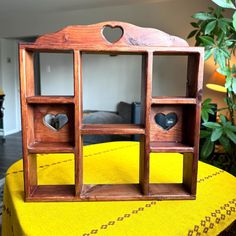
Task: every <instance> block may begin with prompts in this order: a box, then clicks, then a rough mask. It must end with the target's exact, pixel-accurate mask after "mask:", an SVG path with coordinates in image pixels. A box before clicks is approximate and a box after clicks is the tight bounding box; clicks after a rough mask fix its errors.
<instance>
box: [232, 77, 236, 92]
mask: <svg viewBox="0 0 236 236" xmlns="http://www.w3.org/2000/svg"><path fill="white" fill-rule="evenodd" d="M232 89H233V92H234V93H235V94H236V78H233V80H232Z"/></svg>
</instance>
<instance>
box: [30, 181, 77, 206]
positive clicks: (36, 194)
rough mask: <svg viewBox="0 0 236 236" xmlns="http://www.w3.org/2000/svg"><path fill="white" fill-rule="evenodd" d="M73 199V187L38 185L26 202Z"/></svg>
mask: <svg viewBox="0 0 236 236" xmlns="http://www.w3.org/2000/svg"><path fill="white" fill-rule="evenodd" d="M74 199H75V186H74V185H38V186H37V187H35V190H34V191H33V193H32V194H31V195H30V196H29V197H27V198H26V201H45V202H46V201H54V202H55V201H72V200H74Z"/></svg>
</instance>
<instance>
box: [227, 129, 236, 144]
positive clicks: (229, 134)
mask: <svg viewBox="0 0 236 236" xmlns="http://www.w3.org/2000/svg"><path fill="white" fill-rule="evenodd" d="M225 133H226V135H227V137H228V138H229V139H230V140H231V141H232V142H233V143H235V144H236V134H235V133H233V132H232V131H231V130H229V129H227V130H226V131H225Z"/></svg>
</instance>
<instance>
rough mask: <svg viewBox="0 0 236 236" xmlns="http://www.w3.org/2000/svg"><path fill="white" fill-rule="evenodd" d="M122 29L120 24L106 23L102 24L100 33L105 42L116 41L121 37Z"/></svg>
mask: <svg viewBox="0 0 236 236" xmlns="http://www.w3.org/2000/svg"><path fill="white" fill-rule="evenodd" d="M123 33H124V31H123V29H122V28H121V27H120V26H114V27H113V26H110V25H106V26H104V28H103V30H102V34H103V36H104V38H105V39H106V41H107V42H109V43H116V42H117V41H119V40H120V39H121V37H122V36H123Z"/></svg>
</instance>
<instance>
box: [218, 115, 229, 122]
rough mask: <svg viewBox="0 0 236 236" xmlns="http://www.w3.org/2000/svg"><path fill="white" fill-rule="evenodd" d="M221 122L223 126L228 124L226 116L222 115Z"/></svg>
mask: <svg viewBox="0 0 236 236" xmlns="http://www.w3.org/2000/svg"><path fill="white" fill-rule="evenodd" d="M220 120H221V122H222V123H223V124H225V123H226V122H227V119H226V117H225V116H224V115H222V114H220Z"/></svg>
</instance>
